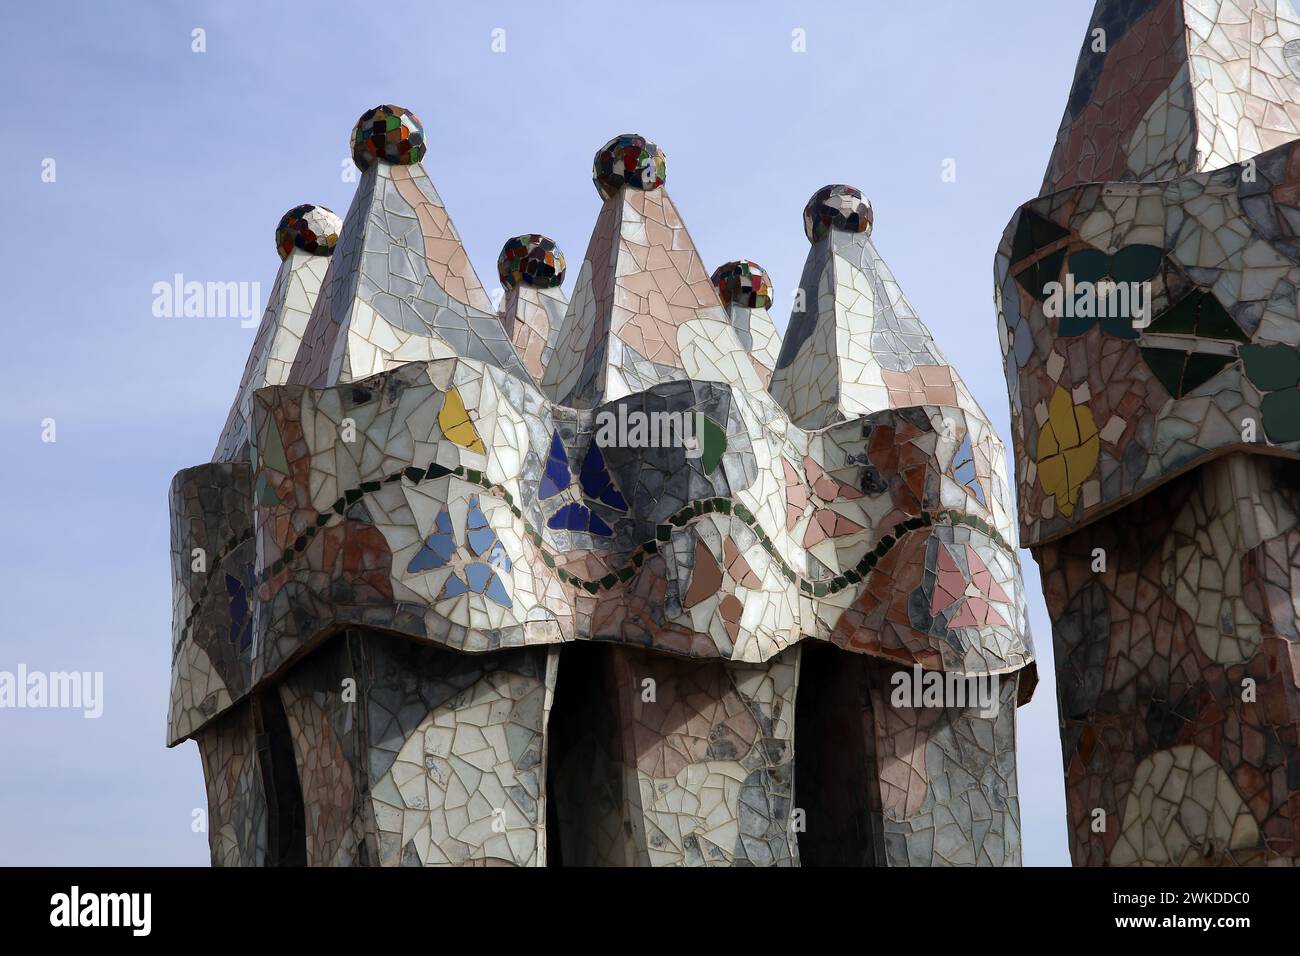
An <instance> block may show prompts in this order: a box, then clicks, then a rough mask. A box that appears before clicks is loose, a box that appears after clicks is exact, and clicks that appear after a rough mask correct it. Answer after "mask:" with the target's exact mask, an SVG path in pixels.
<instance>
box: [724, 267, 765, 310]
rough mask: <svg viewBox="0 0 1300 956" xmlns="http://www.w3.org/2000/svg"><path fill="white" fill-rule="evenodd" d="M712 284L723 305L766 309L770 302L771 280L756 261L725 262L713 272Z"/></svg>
mask: <svg viewBox="0 0 1300 956" xmlns="http://www.w3.org/2000/svg"><path fill="white" fill-rule="evenodd" d="M713 286H714V288H716V289H717V290H718V298H720V299H721V300H722V304H723V305H739V306H743V307H745V308H746V309H766V308H767V307H768V306H770V305H771V304H772V282H771V280H770V279H768V277H767V273H766V272H764V271H763V267H762V266H760V265H759V264H758V263H757V262H750V261H749V260H748V259H737V260H736V261H735V262H727V263H724V264H723V265H720V266H718V268H717V269H716V270H715V271H714V273H713Z"/></svg>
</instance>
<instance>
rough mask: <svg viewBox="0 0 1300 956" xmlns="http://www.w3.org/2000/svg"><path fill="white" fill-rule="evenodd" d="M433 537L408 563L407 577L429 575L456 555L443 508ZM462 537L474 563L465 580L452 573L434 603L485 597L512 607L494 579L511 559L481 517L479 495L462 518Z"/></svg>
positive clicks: (507, 566) (427, 539) (470, 563)
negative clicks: (463, 523) (452, 599)
mask: <svg viewBox="0 0 1300 956" xmlns="http://www.w3.org/2000/svg"><path fill="white" fill-rule="evenodd" d="M433 524H434V530H433V533H432V534H430V535H429V537H428V538H426V539H425V542H424V545H423V546H422V547H421V548H420V550H419V551H417V552H416V554H415V557H413V558H412V559H411V563H410V564H408V565H407V566H406V573H407V574H418V573H419V572H421V571H432V570H434V569H435V568H442V567H446V566H447V565H448V564H449V563H451V560H452V558H453V557H454V556H455V555H456V552H457V550H458V547H457V545H456V535H455V533H454V532H453V530H452V524H451V515H450V513H448V511H447V509H446V508H443V509H442V510H441V511H440V512H438V516H437V517H436V518H435V519H434V522H433ZM465 537H466V539H467V541H468V543H469V550H470V552H471V553H472V555H473V556H474V557H475V558H478V559H479V560H477V561H470V562H468V563H467V564H466V565H465V566H464V568H463V572H462V573H463V574H464V577H461V576H460V575H458V574H457V573H456V572H455V571H452V573H451V574H450V575H449V576H448V577H447V580H446V581H444V582H443V585H442V592H441V593H440V594H439V595H438V598H437V600H439V601H441V600H443V599H444V598H453V597H458V596H460V595H462V594H470V593H473V594H484V595H486V596H487V597H488V598H489V599H490V600H493V601H495V602H496V603H497V604H500V605H501V606H502V607H511V606H512V605H513V602H512V601H511V600H510V594H509V592H508V591H506V587H505V585H504V584H502V583H501V578H500V577H498V576H497V573H496V572H497V570H501V571H509V570H510V568H511V567H512V565H511V563H510V556H509V555H507V554H506V549H505V548H504V547H502V545H501V540H500V539H499V538H498V537H497V534H496V532H495V531H493V530H492V525H491V523H490V522H489V521H488V519H487V515H485V514H484V513H483V508H482V506H481V505H480V504H479V499H478V495H473V496H472V497H471V498H470V499H469V514H467V515H466V517H465Z"/></svg>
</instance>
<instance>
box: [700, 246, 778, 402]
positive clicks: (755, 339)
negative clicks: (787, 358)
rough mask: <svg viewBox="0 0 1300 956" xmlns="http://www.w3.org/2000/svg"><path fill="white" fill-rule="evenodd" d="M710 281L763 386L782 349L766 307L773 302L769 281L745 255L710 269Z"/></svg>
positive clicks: (764, 273) (767, 384) (769, 377)
mask: <svg viewBox="0 0 1300 956" xmlns="http://www.w3.org/2000/svg"><path fill="white" fill-rule="evenodd" d="M713 285H714V288H716V289H717V290H718V298H719V299H721V300H722V305H723V307H724V308H725V309H726V310H727V318H729V319H730V320H731V327H732V328H733V329H735V332H736V339H737V340H738V341H739V342H740V344H741V345H742V346H744V347H745V349H746V350H748V352H749V360H750V362H752V363H753V365H754V371H755V372H756V373H758V379H759V381H760V382H761V383H762V385H763V388H765V389H766V388H767V387H768V386H769V385H770V384H771V382H772V371H773V370H774V369H775V368H776V358H777V355H778V354H779V353H780V351H781V335H780V333H778V332H777V331H776V325H775V324H773V322H772V317H771V316H770V315H768V312H767V310H768V308H769V307H770V306H771V305H772V282H771V280H770V279H768V277H767V273H766V272H764V271H763V269H762V267H761V266H760V265H759V264H758V263H756V262H751V261H750V260H748V259H738V260H736V261H734V262H727V263H723V264H722V265H720V266H718V268H717V269H715V270H714V271H713Z"/></svg>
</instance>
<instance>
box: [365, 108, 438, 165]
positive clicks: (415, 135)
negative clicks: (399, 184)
mask: <svg viewBox="0 0 1300 956" xmlns="http://www.w3.org/2000/svg"><path fill="white" fill-rule="evenodd" d="M423 158H424V124H422V123H421V122H420V120H419V118H418V117H416V115H415V114H414V113H412V112H411V111H410V110H405V109H402V107H400V106H391V105H387V106H376V107H375V108H374V109H372V110H369V111H368V112H366V113H364V114H362V116H361V119H359V120H357V125H356V126H354V127H353V128H352V161H353V162H354V163H356V164H357V167H358V168H359V169H369V168H370V167H371V166H373V165H374V164H375V160H377V159H381V160H383V161H384V162H386V163H394V164H396V165H399V166H411V165H414V164H415V163H418V162H419V161H420V160H422V159H423Z"/></svg>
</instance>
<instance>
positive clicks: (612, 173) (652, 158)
mask: <svg viewBox="0 0 1300 956" xmlns="http://www.w3.org/2000/svg"><path fill="white" fill-rule="evenodd" d="M667 175H668V161H667V158H666V157H665V156H664V151H663V150H662V149H660V148H659V147H658V146H656V145H655V144H654V143H652V142H650V140H648V139H646V138H645V137H644V136H639V135H637V134H636V133H624V134H622V135H621V136H615V137H614V138H613V139H611V140H610V141H609V142H608V143H606V144H605V145H604V146H602V147H601V148H600V152H598V153H596V159H595V161H594V162H593V163H592V168H591V178H592V181H593V182H595V184H596V190H597V192H599V193H600V198H601V199H608V198H609V197H610V196H614V195H617V194H618V191H619V190H620V189H622V188H623V187H624V186H631V187H632V188H633V189H644V190H646V191H649V190H651V189H658V188H659V187H660V186H662V185H663V184H664V179H665V178H666V177H667Z"/></svg>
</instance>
